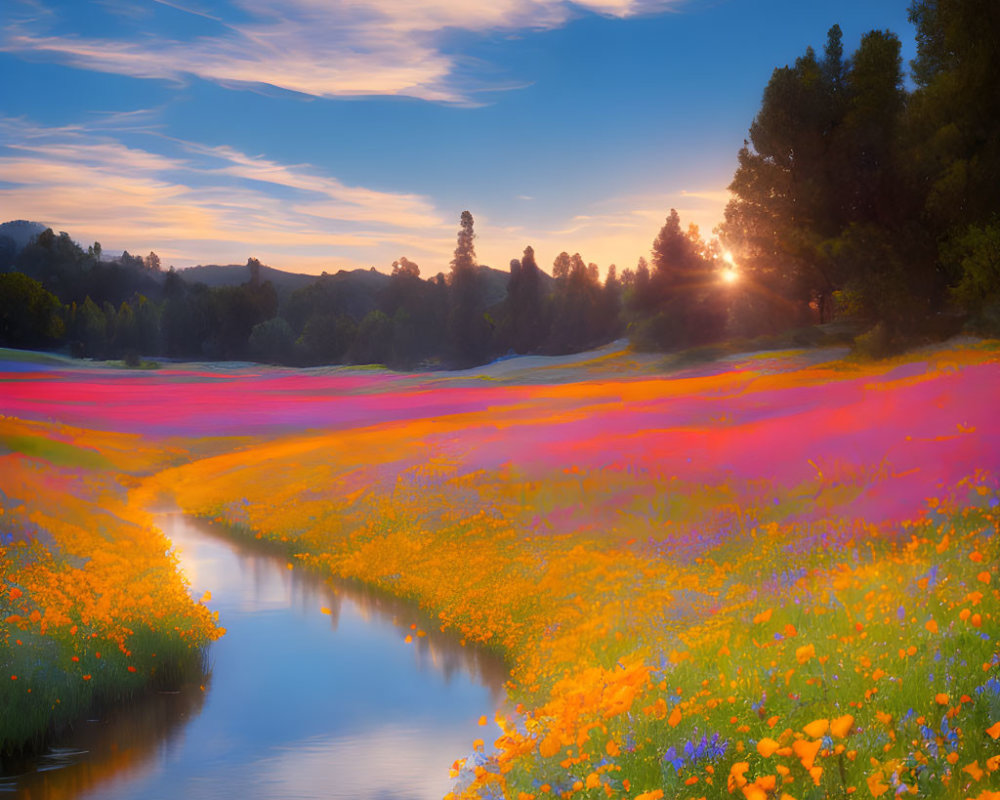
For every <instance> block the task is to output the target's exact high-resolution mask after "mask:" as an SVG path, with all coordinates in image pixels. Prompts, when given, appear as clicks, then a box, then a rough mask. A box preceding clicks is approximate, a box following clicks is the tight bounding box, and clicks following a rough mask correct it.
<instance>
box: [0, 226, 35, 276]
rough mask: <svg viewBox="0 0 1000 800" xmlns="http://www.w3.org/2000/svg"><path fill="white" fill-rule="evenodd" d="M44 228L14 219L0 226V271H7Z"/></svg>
mask: <svg viewBox="0 0 1000 800" xmlns="http://www.w3.org/2000/svg"><path fill="white" fill-rule="evenodd" d="M45 228H46V226H45V225H43V224H42V223H41V222H29V221H28V220H26V219H15V220H11V221H10V222H5V223H3V224H2V225H0V270H8V269H10V268H11V266H12V265H13V263H14V259H15V258H17V254H18V253H20V252H21V251H22V250H23V249H24V248H25V247H27V246H28V244H29V243H30V242H31V240H32V239H34V238H35V237H36V236H38V234H40V233H41V232H42V231H44V230H45Z"/></svg>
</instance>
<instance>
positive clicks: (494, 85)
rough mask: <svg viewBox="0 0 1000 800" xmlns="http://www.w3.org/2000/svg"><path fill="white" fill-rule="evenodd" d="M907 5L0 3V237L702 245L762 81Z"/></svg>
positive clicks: (607, 257) (248, 246) (631, 254)
mask: <svg viewBox="0 0 1000 800" xmlns="http://www.w3.org/2000/svg"><path fill="white" fill-rule="evenodd" d="M907 5H908V3H907V0H840V2H835V3H834V2H820V0H585V1H584V2H579V3H570V2H564V0H494V1H493V2H490V3H476V2H472V3H470V2H468V0H465V2H458V0H362V1H361V2H358V1H357V0H3V2H2V4H0V85H3V86H4V90H3V93H2V95H0V220H6V219H22V218H27V219H34V220H38V221H41V222H44V223H46V224H48V225H51V226H52V227H53V228H54V229H56V230H65V231H67V232H68V233H69V234H70V235H71V236H72V237H73V238H74V239H76V240H77V241H79V242H80V243H81V244H83V245H84V246H86V245H88V244H90V243H91V242H93V241H95V240H98V241H100V242H101V243H102V245H103V246H104V248H105V249H106V250H109V251H114V250H122V249H127V250H129V251H130V252H137V253H143V254H144V253H147V252H149V251H150V250H151V249H152V250H155V251H156V252H157V253H159V254H160V256H161V258H162V260H163V263H164V264H173V265H176V266H177V267H183V266H189V265H192V264H197V263H242V262H245V261H246V259H247V257H249V256H251V255H253V256H256V257H258V258H260V259H261V260H262V261H263V262H264V263H267V264H270V265H272V266H276V267H279V268H282V269H288V270H293V271H302V272H313V273H319V272H321V271H323V270H327V271H330V272H334V271H336V270H337V269H341V268H348V269H349V268H354V267H368V266H375V267H376V268H377V269H382V270H389V269H391V263H392V261H393V260H395V259H397V258H399V257H400V256H403V255H405V256H407V257H408V258H410V259H411V260H413V261H416V262H417V263H418V264H419V265H420V267H421V272H422V274H423V275H424V276H430V275H434V274H436V273H437V272H439V271H447V269H448V262H449V260H450V258H451V253H452V251H453V249H454V246H455V234H456V231H457V229H458V218H459V215H460V213H461V212H462V211H463V210H465V209H468V210H469V211H471V212H472V214H473V216H474V217H475V220H476V232H477V240H476V247H477V253H478V256H479V261H480V263H484V264H489V265H491V266H495V267H499V268H504V269H505V268H506V266H507V263H508V262H509V260H510V259H511V258H515V257H517V256H519V255H520V253H521V251H522V250H523V248H524V246H525V245H527V244H531V245H532V246H534V248H535V250H536V254H537V256H538V260H539V263H540V265H541V266H543V268H546V269H550V267H551V263H552V260H553V259H554V258H555V256H556V255H557V254H558V253H559V252H560V251H562V250H567V251H568V252H570V253H573V252H579V253H581V255H582V256H583V258H584V259H585V260H586V261H588V262H596V263H597V264H598V265H599V266H600V267H601V270H602V272H603V271H604V270H605V269H606V267H607V266H608V265H609V264H611V263H615V264H617V265H618V267H619V269H623V268H624V267H629V266H634V265H635V263H636V261H637V260H638V258H639V257H640V256H647V257H648V253H649V249H650V245H651V243H652V241H653V240H654V238H655V237H656V234H657V232H658V230H659V228H660V226H661V225H662V224H663V220H664V219H665V218H666V216H667V214H668V213H669V210H670V209H671V208H677V209H678V211H679V212H680V215H681V220H682V222H683V223H684V224H688V223H695V224H697V225H699V227H700V229H701V232H702V234H703V235H704V236H706V237H707V236H710V234H711V230H712V228H713V227H714V226H715V225H716V224H717V223H718V222H719V221H720V220H721V216H722V208H723V207H724V205H725V201H726V197H727V194H726V186H727V185H728V184H729V182H730V180H731V178H732V174H733V171H734V169H735V167H736V155H737V152H738V150H739V148H740V146H741V145H742V143H743V140H744V138H745V137H746V136H747V129H748V128H749V126H750V123H751V122H752V120H753V116H754V114H755V113H756V111H757V109H758V107H759V104H760V99H761V93H762V91H763V89H764V86H765V85H766V84H767V81H768V78H769V77H770V75H771V72H772V70H773V69H774V68H775V67H779V66H784V65H785V64H789V63H791V62H793V61H794V60H795V58H796V57H798V56H799V55H801V54H802V53H803V52H804V51H805V49H806V47H807V46H810V45H811V46H813V47H814V48H815V49H816V50H817V51H821V50H822V46H823V44H824V42H825V40H826V32H827V30H828V29H829V28H830V26H831V25H833V24H834V23H838V24H839V25H840V26H841V28H842V29H843V31H844V42H845V50H846V51H847V52H848V53H850V52H851V51H853V49H854V48H855V47H856V46H857V44H858V42H859V40H860V38H861V35H862V34H863V33H864V32H865V31H868V30H872V29H889V30H892V31H894V32H895V33H897V34H898V35H899V37H900V39H901V41H902V45H903V57H904V62H906V63H908V61H909V59H910V58H912V57H913V56H914V54H915V45H914V42H913V29H912V26H910V24H909V23H908V22H907V19H906V7H907Z"/></svg>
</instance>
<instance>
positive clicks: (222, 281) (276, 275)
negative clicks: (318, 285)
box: [177, 264, 319, 295]
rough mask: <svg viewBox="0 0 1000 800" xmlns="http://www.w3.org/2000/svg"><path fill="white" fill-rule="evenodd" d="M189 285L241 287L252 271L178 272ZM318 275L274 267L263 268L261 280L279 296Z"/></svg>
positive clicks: (229, 267)
mask: <svg viewBox="0 0 1000 800" xmlns="http://www.w3.org/2000/svg"><path fill="white" fill-rule="evenodd" d="M177 274H178V275H180V276H181V277H182V278H183V279H184V280H185V281H187V282H188V283H203V284H205V285H206V286H213V287H214V286H239V285H240V284H241V283H246V282H247V281H248V280H250V270H249V269H247V265H246V264H224V265H220V264H206V265H204V266H197V267H187V268H186V269H179V270H177ZM317 277H319V276H317V275H305V274H303V273H301V272H285V271H284V270H280V269H275V268H274V267H266V266H263V265H262V266H261V268H260V279H261V280H262V281H270V282H271V283H272V284H274V288H275V289H276V290H277V291H278V294H279V295H285V294H290V293H291V292H294V291H295V290H296V289H300V288H302V287H303V286H308V285H309V284H310V283H313V282H314V281H315V280H316V278H317Z"/></svg>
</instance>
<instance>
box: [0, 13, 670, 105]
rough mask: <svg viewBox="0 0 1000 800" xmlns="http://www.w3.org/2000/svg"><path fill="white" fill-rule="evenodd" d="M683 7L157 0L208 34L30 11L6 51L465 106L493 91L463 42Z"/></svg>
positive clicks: (79, 63)
mask: <svg viewBox="0 0 1000 800" xmlns="http://www.w3.org/2000/svg"><path fill="white" fill-rule="evenodd" d="M681 1H682V0H578V2H575V3H570V2H567V0H493V1H492V2H489V3H467V2H457V0H366V2H355V1H354V0H231V2H230V3H228V4H227V5H226V6H225V7H224V9H223V11H220V12H218V13H209V12H208V11H207V10H203V9H199V8H197V7H196V6H194V5H192V4H190V3H188V4H186V5H183V4H180V3H173V2H165V0H157V2H158V3H159V4H160V5H162V6H165V7H168V8H170V9H172V10H173V11H175V12H178V13H183V14H187V15H190V16H191V17H194V18H196V20H197V21H200V22H202V23H204V27H203V30H201V31H200V32H199V33H197V34H195V33H191V32H189V33H188V34H187V35H186V36H184V37H180V36H169V35H166V34H162V33H159V34H155V33H150V32H149V31H148V30H147V31H145V35H144V36H143V37H142V38H141V39H140V40H138V41H136V40H134V39H132V38H127V37H112V36H103V37H94V36H85V35H79V34H67V33H58V32H57V33H53V32H52V25H53V21H52V20H53V17H54V15H51V14H44V13H37V11H35V12H34V13H31V14H28V15H25V16H24V17H23V18H21V19H15V20H13V21H12V22H11V23H10V24H8V25H7V26H6V27H5V29H4V30H3V33H2V39H0V50H3V51H6V52H11V53H22V54H34V55H35V56H38V57H43V58H50V59H52V60H55V61H58V62H60V63H65V64H68V65H71V66H73V67H77V68H81V69H89V70H96V71H101V72H109V73H116V74H121V75H128V76H132V77H137V78H157V79H166V80H176V81H180V80H183V79H184V78H185V77H186V76H189V75H194V76H197V77H199V78H202V79H205V80H208V81H213V82H216V83H219V84H222V85H226V86H254V85H269V86H274V87H278V88H280V89H285V90H289V91H293V92H299V93H302V94H306V95H311V96H316V97H345V96H362V95H398V96H407V97H414V98H419V99H422V100H428V101H433V102H443V103H465V104H468V103H471V102H473V100H472V98H473V97H474V95H475V92H476V90H477V88H480V89H482V88H489V87H485V86H480V87H476V86H475V85H474V82H473V80H474V79H473V78H472V76H470V75H468V74H464V73H463V70H462V68H461V67H460V63H461V62H462V57H461V56H460V55H458V54H455V53H453V52H450V51H449V49H448V48H447V47H446V46H445V40H446V39H447V38H448V37H449V36H451V35H453V34H454V33H455V32H456V31H464V32H471V33H487V32H493V31H517V30H548V29H552V28H557V27H561V26H563V25H565V24H566V23H567V22H568V21H569V20H570V19H571V18H572V17H573V16H574V15H576V14H578V13H580V12H581V11H584V12H591V13H597V14H602V15H605V16H613V17H628V16H633V15H636V14H645V13H653V12H656V11H663V10H666V9H670V8H672V7H675V6H676V5H678V4H679V3H680V2H681ZM22 2H23V0H22ZM37 7H38V2H37V0H32V8H33V9H37ZM224 12H228V13H224ZM227 18H228V21H227Z"/></svg>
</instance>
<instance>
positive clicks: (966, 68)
mask: <svg viewBox="0 0 1000 800" xmlns="http://www.w3.org/2000/svg"><path fill="white" fill-rule="evenodd" d="M909 19H910V21H911V22H912V23H913V24H914V26H915V27H916V30H917V57H916V59H915V60H914V61H913V62H912V63H911V76H912V81H913V89H912V90H908V89H907V88H906V85H905V81H904V72H903V65H902V59H901V55H900V51H901V48H900V42H899V39H898V37H897V36H896V35H895V34H894V33H892V32H890V31H871V32H869V33H867V34H865V35H864V36H863V37H862V39H861V43H860V45H859V47H858V49H857V50H856V51H855V52H854V53H853V54H852V55H851V56H850V57H845V54H844V51H843V43H842V33H841V30H840V28H839V27H838V26H834V27H833V28H831V29H830V31H829V32H828V35H827V41H826V45H825V47H824V48H823V53H822V55H821V56H820V55H817V53H816V52H815V51H813V50H812V48H809V49H807V50H806V52H805V54H804V55H802V56H801V57H800V58H798V59H797V60H796V61H795V63H794V65H791V66H786V67H782V68H780V69H776V70H775V71H774V73H773V75H772V77H771V79H770V81H769V83H768V84H767V87H766V89H765V90H764V96H763V102H762V104H761V108H760V111H759V112H758V114H757V116H756V118H755V119H754V121H753V124H752V126H751V128H750V132H749V140H748V141H747V142H746V143H745V146H744V147H743V149H742V150H741V151H740V153H739V166H738V168H737V170H736V174H735V176H734V178H733V182H732V185H731V186H730V190H731V192H732V193H733V200H732V201H731V202H730V203H729V205H728V207H727V208H726V212H725V221H724V223H723V224H722V225H721V226H720V230H719V235H720V237H721V239H722V241H723V242H724V243H725V245H726V246H727V247H728V248H730V249H731V250H732V251H733V252H734V253H736V254H737V257H738V260H739V262H740V265H741V269H742V270H743V271H744V273H745V276H746V279H747V280H746V281H743V282H741V284H740V290H739V291H737V292H735V293H734V298H733V307H732V309H731V312H730V314H731V320H730V322H731V324H730V329H731V331H733V332H734V333H738V334H754V333H760V332H768V331H774V330H777V329H781V328H784V327H788V326H791V325H796V324H801V323H802V322H803V321H810V320H818V321H825V320H829V319H831V318H833V317H835V316H839V317H848V318H852V319H855V320H858V321H860V322H861V323H863V324H864V325H865V326H866V327H867V328H868V330H867V332H866V333H865V334H864V335H863V336H862V338H861V341H860V342H859V344H861V345H863V346H864V347H865V348H866V349H868V350H870V351H872V352H875V353H885V352H891V351H892V350H894V349H898V348H900V347H903V346H906V344H907V343H909V342H912V341H915V340H919V339H920V338H921V337H926V336H928V335H947V334H948V333H951V332H955V331H957V330H958V329H960V328H961V327H962V325H966V326H968V327H969V328H970V329H972V330H973V331H976V332H980V333H988V334H992V335H997V334H1000V216H998V215H1000V92H998V91H997V85H996V76H997V75H998V74H1000V45H998V43H1000V4H998V3H996V2H995V0H914V2H912V3H911V4H910V7H909Z"/></svg>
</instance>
